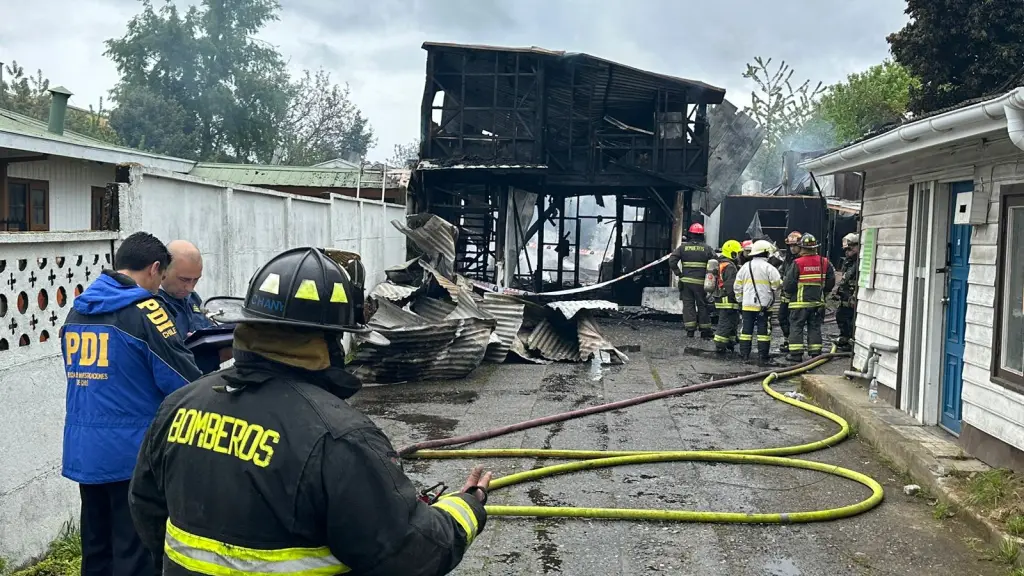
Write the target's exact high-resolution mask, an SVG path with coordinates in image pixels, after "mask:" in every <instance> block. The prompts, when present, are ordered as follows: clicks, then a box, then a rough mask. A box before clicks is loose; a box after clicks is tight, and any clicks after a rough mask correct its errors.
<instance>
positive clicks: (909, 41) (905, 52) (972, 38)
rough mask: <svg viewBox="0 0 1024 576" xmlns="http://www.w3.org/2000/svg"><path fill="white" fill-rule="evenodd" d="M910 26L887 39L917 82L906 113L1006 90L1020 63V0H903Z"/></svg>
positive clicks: (1023, 19) (1023, 55)
mask: <svg viewBox="0 0 1024 576" xmlns="http://www.w3.org/2000/svg"><path fill="white" fill-rule="evenodd" d="M906 13H907V15H908V16H910V22H909V23H907V25H906V26H904V27H903V29H902V30H900V31H899V32H896V33H894V34H891V35H890V36H889V38H888V40H889V46H890V48H891V50H892V55H893V57H894V58H895V59H896V61H897V62H899V63H900V64H902V65H903V66H905V67H906V68H907V70H908V71H909V72H910V74H912V75H913V76H915V77H917V78H919V79H920V84H919V85H917V86H914V87H912V88H911V91H910V102H909V109H910V111H911V112H913V113H914V114H922V113H926V112H930V111H933V110H939V109H941V108H946V107H948V106H954V105H956V104H959V103H961V102H963V101H965V100H969V99H971V98H978V97H981V96H985V95H988V94H990V93H993V92H996V91H999V90H1004V89H1008V88H1010V87H1011V86H1010V85H1009V83H1012V82H1013V81H1014V80H1019V79H1020V78H1019V77H1020V74H1021V72H1022V69H1021V65H1022V63H1024V2H1021V0H907V10H906Z"/></svg>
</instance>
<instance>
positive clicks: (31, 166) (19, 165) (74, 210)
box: [7, 157, 115, 231]
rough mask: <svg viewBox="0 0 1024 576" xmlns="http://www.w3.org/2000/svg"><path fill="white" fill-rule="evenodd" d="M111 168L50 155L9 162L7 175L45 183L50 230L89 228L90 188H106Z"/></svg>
mask: <svg viewBox="0 0 1024 576" xmlns="http://www.w3.org/2000/svg"><path fill="white" fill-rule="evenodd" d="M114 171H115V167H114V166H113V165H112V164H100V163H98V162H87V161H85V160H74V159H71V158H60V157H53V158H51V159H49V160H43V161H40V162H15V163H14V164H10V165H9V166H8V167H7V176H8V177H10V178H26V179H29V180H44V181H46V182H49V185H50V231H62V230H89V229H90V227H91V225H92V187H93V186H99V187H106V185H107V184H108V183H110V182H113V181H114Z"/></svg>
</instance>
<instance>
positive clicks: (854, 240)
mask: <svg viewBox="0 0 1024 576" xmlns="http://www.w3.org/2000/svg"><path fill="white" fill-rule="evenodd" d="M850 246H860V235H859V234H857V233H855V232H850V233H849V234H847V235H846V236H843V249H844V250H845V249H847V248H849V247H850Z"/></svg>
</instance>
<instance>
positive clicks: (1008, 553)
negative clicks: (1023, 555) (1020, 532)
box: [996, 538, 1020, 566]
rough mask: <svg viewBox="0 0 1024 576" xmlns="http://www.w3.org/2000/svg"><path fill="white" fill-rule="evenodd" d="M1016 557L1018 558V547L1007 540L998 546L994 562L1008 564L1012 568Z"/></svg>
mask: <svg viewBox="0 0 1024 576" xmlns="http://www.w3.org/2000/svg"><path fill="white" fill-rule="evenodd" d="M1018 556H1020V545H1018V544H1017V543H1016V542H1014V541H1013V540H1010V539H1008V538H1007V539H1004V540H1003V542H1002V544H1000V545H999V552H998V554H996V560H998V561H1000V562H1002V563H1003V564H1009V565H1011V566H1012V565H1013V564H1014V563H1015V562H1017V557H1018Z"/></svg>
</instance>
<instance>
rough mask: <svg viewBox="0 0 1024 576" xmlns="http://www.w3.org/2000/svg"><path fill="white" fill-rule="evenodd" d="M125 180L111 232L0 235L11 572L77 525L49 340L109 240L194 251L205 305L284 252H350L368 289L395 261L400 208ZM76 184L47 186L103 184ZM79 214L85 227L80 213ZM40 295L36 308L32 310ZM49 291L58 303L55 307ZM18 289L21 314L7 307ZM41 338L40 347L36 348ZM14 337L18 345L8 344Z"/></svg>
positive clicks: (2, 437)
mask: <svg viewBox="0 0 1024 576" xmlns="http://www.w3.org/2000/svg"><path fill="white" fill-rule="evenodd" d="M68 165H69V166H74V163H72V162H68ZM12 168H13V165H12ZM72 172H73V171H71V168H69V173H68V176H67V178H68V181H69V182H70V181H72V180H73V179H74V178H73V173H72ZM131 172H132V176H131V183H130V184H124V185H122V187H121V194H120V216H121V227H122V229H121V230H120V231H119V232H75V233H66V232H65V233H58V232H49V233H30V232H26V233H11V234H0V272H2V276H3V277H4V278H5V279H7V278H9V276H8V275H9V274H12V273H13V275H14V278H15V285H14V287H13V288H12V287H10V286H8V285H7V284H6V283H3V284H0V297H2V299H0V556H2V557H5V558H8V559H11V560H13V561H14V562H15V563H18V562H22V561H25V560H27V559H29V558H30V557H32V556H34V555H36V554H39V553H41V552H42V551H43V550H44V549H45V547H46V545H47V543H49V542H50V540H52V539H53V537H54V536H55V535H56V534H57V533H58V531H59V529H60V526H61V524H62V523H63V522H65V521H67V520H68V519H73V518H77V510H78V506H79V500H78V491H77V487H76V486H75V485H74V484H73V483H72V482H70V481H68V480H65V479H63V478H62V477H61V476H60V463H61V445H62V434H63V427H64V394H65V384H64V382H66V379H65V376H64V369H63V365H62V363H61V358H60V351H59V343H58V341H57V339H56V336H57V333H58V329H59V328H60V326H61V325H62V324H63V322H64V318H65V316H66V314H67V310H68V308H69V307H70V303H71V300H72V299H73V297H74V294H75V289H76V287H78V286H81V287H82V288H83V289H84V287H85V286H88V284H89V282H90V281H91V280H93V279H95V278H96V275H97V274H98V273H99V272H100V270H101V269H102V268H104V267H107V266H109V265H110V262H111V260H112V249H113V246H114V245H115V244H116V240H117V239H119V238H124V237H125V236H127V235H128V234H131V233H132V232H135V231H138V230H147V231H149V232H151V233H153V234H155V235H157V236H158V237H160V238H161V239H165V240H171V239H174V238H185V239H188V240H191V241H193V242H195V243H196V245H197V246H199V248H200V249H201V250H202V252H203V255H204V259H205V270H204V278H203V280H202V281H201V282H200V284H199V287H198V288H199V293H200V294H202V295H203V296H207V297H208V296H214V295H235V296H242V295H244V292H245V288H246V285H247V284H248V281H249V279H250V277H251V276H252V274H253V273H254V272H255V271H256V269H257V268H258V267H259V265H260V264H262V263H263V262H265V261H266V260H267V259H269V258H270V257H271V256H273V255H274V254H276V253H278V252H280V251H281V250H284V249H286V248H290V247H296V246H323V247H337V248H342V249H348V250H354V251H358V252H359V253H360V254H361V255H362V257H363V262H364V265H365V267H366V270H367V285H368V287H372V286H373V285H374V284H376V283H377V282H380V281H383V280H384V269H385V268H387V267H389V266H393V265H396V264H400V263H402V262H404V261H405V238H404V236H402V235H401V233H399V232H398V231H397V230H396V229H395V228H394V227H393V226H391V224H390V221H391V220H394V219H404V217H405V207H404V206H398V205H391V204H381V203H380V202H379V201H376V202H374V201H365V200H356V199H353V198H348V197H344V196H333V197H332V198H330V199H328V200H322V199H317V198H308V197H302V196H292V195H289V194H282V193H279V192H273V191H270V190H262V189H258V188H248V187H241V186H240V187H236V188H225V187H224V185H223V184H214V183H209V182H204V181H201V180H198V179H195V178H190V177H188V176H182V175H177V174H172V173H168V172H157V171H147V170H145V169H143V168H142V167H133V168H132V170H131ZM19 174H28V173H27V172H19ZM39 174H42V173H41V172H40V173H39ZM52 174H55V172H51V175H52ZM80 176H81V178H82V179H83V184H82V185H81V186H71V185H68V186H67V187H64V188H58V189H61V190H69V191H71V192H74V194H73V195H75V197H78V196H80V197H81V198H88V197H89V187H88V186H89V185H91V184H92V183H96V185H105V184H106V181H105V180H104V179H103V177H101V176H99V174H98V173H96V174H93V175H92V176H89V175H88V174H84V173H82V174H80ZM87 176H88V178H87ZM89 178H93V179H92V180H90V179H89ZM96 178H99V180H97V179H96ZM111 178H113V176H112V175H111ZM53 190H54V188H53V187H51V194H52V191H53ZM71 192H69V193H68V195H66V197H67V196H71V195H72V194H71ZM51 198H55V197H51ZM56 205H58V203H56V202H54V201H53V199H51V206H56ZM80 209H81V211H82V212H81V215H82V217H83V222H85V225H86V226H88V223H89V218H88V215H89V210H88V206H87V205H83V206H81V207H80ZM66 221H68V220H66ZM58 257H60V258H63V259H64V260H63V261H58ZM44 259H45V261H44ZM22 261H24V262H22ZM22 264H23V266H24V269H23V270H22V269H21V267H22ZM69 272H70V273H71V277H70V278H69V277H68V276H67V274H68V273H69ZM51 273H52V274H51ZM44 290H45V292H46V300H47V304H46V308H45V309H43V308H40V305H39V295H40V291H44ZM60 290H62V291H63V293H64V294H65V299H64V306H59V305H57V292H58V291H60ZM21 292H25V300H26V301H27V308H26V310H25V311H24V313H22V312H20V311H19V310H18V296H19V294H21ZM5 307H6V311H4V308H5ZM33 320H35V325H34V326H33ZM11 321H13V322H15V324H16V327H15V328H14V329H13V331H12V330H11V329H10V328H8V326H9V324H10V322H11ZM44 331H45V333H46V336H47V337H48V338H49V339H48V340H47V341H46V342H40V340H41V337H42V336H43V334H44ZM22 335H25V337H26V338H27V344H26V345H24V346H19V341H20V340H21V336H22Z"/></svg>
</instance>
